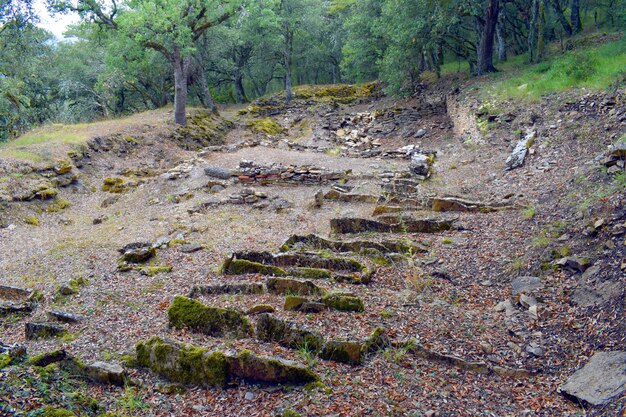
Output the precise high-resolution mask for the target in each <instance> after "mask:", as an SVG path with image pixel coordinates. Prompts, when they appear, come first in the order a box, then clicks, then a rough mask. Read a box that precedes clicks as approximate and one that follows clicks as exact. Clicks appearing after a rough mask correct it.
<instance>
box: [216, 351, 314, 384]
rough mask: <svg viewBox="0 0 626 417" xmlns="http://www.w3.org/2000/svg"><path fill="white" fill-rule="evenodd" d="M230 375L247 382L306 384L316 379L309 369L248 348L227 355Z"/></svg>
mask: <svg viewBox="0 0 626 417" xmlns="http://www.w3.org/2000/svg"><path fill="white" fill-rule="evenodd" d="M228 361H229V363H230V368H229V374H230V376H231V377H234V378H238V379H243V380H245V381H249V382H263V383H271V384H306V383H309V382H315V381H317V379H318V377H317V375H315V374H314V373H313V371H311V370H310V369H308V368H306V367H304V366H302V365H300V364H298V363H296V362H292V361H288V360H285V359H282V358H274V357H261V356H257V355H254V354H253V353H252V352H250V351H248V350H244V351H242V352H240V353H239V354H238V355H237V356H228Z"/></svg>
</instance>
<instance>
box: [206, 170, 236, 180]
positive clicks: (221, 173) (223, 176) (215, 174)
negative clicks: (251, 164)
mask: <svg viewBox="0 0 626 417" xmlns="http://www.w3.org/2000/svg"><path fill="white" fill-rule="evenodd" d="M204 174H205V175H206V176H207V177H211V178H218V179H220V180H229V179H230V177H231V173H230V171H229V170H227V169H224V168H220V167H206V168H205V169H204Z"/></svg>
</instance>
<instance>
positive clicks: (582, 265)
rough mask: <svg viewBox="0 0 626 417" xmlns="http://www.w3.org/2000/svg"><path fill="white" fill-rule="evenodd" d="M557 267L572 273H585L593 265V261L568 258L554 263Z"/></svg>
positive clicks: (575, 257)
mask: <svg viewBox="0 0 626 417" xmlns="http://www.w3.org/2000/svg"><path fill="white" fill-rule="evenodd" d="M554 264H555V265H556V266H560V267H562V268H565V269H568V270H569V271H571V272H574V273H576V272H585V271H586V270H587V269H589V267H590V266H591V265H592V263H591V261H589V259H586V258H581V257H579V256H568V257H566V258H561V259H559V260H557V261H556V262H554Z"/></svg>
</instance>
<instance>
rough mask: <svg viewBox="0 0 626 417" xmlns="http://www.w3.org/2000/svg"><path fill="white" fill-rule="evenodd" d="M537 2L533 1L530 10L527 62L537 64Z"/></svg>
mask: <svg viewBox="0 0 626 417" xmlns="http://www.w3.org/2000/svg"><path fill="white" fill-rule="evenodd" d="M539 1H540V0H533V2H532V6H531V9H530V29H529V31H528V62H530V63H531V64H533V63H536V62H538V57H539V54H538V52H537V40H538V38H539Z"/></svg>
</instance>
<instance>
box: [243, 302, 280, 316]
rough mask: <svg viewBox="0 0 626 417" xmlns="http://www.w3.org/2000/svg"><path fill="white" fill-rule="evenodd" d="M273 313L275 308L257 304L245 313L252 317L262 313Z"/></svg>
mask: <svg viewBox="0 0 626 417" xmlns="http://www.w3.org/2000/svg"><path fill="white" fill-rule="evenodd" d="M274 311H275V308H274V307H272V306H271V305H267V304H257V305H255V306H253V307H251V308H250V309H249V310H248V311H246V314H247V315H249V316H254V315H257V314H263V313H273V312H274Z"/></svg>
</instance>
